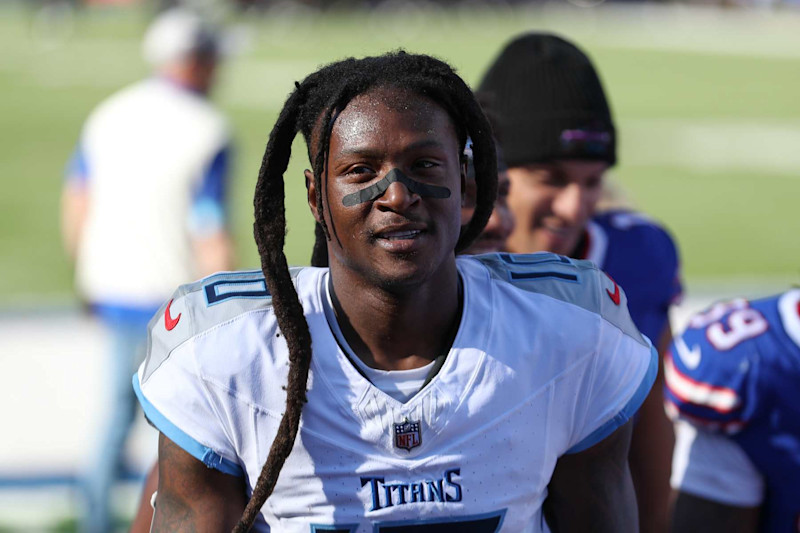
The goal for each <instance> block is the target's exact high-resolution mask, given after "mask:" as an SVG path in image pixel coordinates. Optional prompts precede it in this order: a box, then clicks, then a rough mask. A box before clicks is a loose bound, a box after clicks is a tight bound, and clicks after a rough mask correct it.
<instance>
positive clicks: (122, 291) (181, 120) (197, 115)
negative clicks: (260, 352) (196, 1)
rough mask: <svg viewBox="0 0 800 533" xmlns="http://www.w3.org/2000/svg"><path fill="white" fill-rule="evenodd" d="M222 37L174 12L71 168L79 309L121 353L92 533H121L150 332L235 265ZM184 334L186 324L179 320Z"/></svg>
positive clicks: (113, 372) (107, 406)
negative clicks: (120, 495)
mask: <svg viewBox="0 0 800 533" xmlns="http://www.w3.org/2000/svg"><path fill="white" fill-rule="evenodd" d="M219 45H220V35H219V33H218V32H217V31H215V29H213V28H212V27H211V26H209V25H208V24H207V23H206V22H205V21H204V20H203V19H202V18H201V17H199V16H198V15H197V14H195V13H194V12H191V11H188V10H185V9H180V8H175V9H173V10H169V11H167V12H165V13H163V14H161V15H160V16H159V17H158V18H157V19H156V20H155V21H154V22H153V24H152V25H151V26H150V28H149V29H148V31H147V34H146V36H145V39H144V43H143V55H144V58H145V60H146V61H147V62H148V63H149V64H150V65H152V67H153V71H154V75H153V76H152V77H150V78H149V79H146V80H143V81H140V82H138V83H136V84H134V85H132V86H130V87H127V88H125V89H123V90H121V91H119V92H117V93H116V94H114V95H112V96H111V97H109V98H108V99H107V100H106V101H105V102H103V103H101V104H100V105H99V106H98V107H97V108H96V109H95V110H94V111H93V112H92V114H91V115H90V117H89V118H88V120H87V121H86V123H85V125H84V127H83V131H82V132H81V136H80V140H79V142H78V146H77V149H76V150H75V154H74V156H73V158H72V161H71V163H70V165H69V166H68V169H67V174H66V179H65V182H64V187H63V196H62V208H63V212H62V232H63V237H64V242H65V246H66V248H67V251H68V253H69V254H70V255H71V256H72V257H73V258H74V259H75V262H76V266H75V271H76V284H77V288H78V292H79V294H80V298H81V299H82V300H83V301H84V302H85V303H86V304H87V307H88V308H89V309H90V310H91V312H92V314H93V315H94V316H95V317H96V318H97V319H98V321H99V322H100V323H101V324H102V325H103V326H104V327H106V329H107V331H108V333H109V340H110V344H111V348H112V349H111V350H109V354H108V355H109V362H108V365H107V369H106V370H105V374H104V375H103V388H104V390H103V391H102V392H101V391H97V392H98V393H97V403H98V405H102V406H103V408H104V409H103V410H104V413H105V420H104V422H103V424H102V427H101V431H102V435H101V436H100V438H98V439H97V442H92V443H91V444H92V446H90V447H87V450H86V452H87V457H89V460H88V464H89V472H88V473H87V475H86V479H85V483H84V484H85V491H86V496H87V510H86V515H85V520H84V524H83V526H84V527H83V530H84V531H89V532H98V533H100V532H102V533H105V532H108V531H112V530H113V523H112V517H111V516H110V508H111V505H110V502H111V499H112V498H111V496H112V494H113V488H114V485H115V481H116V479H117V477H118V476H119V474H120V471H121V459H122V452H123V449H124V444H125V441H126V438H127V435H128V432H129V429H130V426H131V424H132V422H133V419H134V414H135V405H136V404H135V402H136V400H135V397H134V393H133V389H132V387H131V375H132V374H133V372H134V371H135V369H136V367H137V366H138V364H139V362H140V360H141V359H142V358H143V357H144V349H145V342H146V340H147V322H148V321H149V320H150V318H151V317H152V316H153V315H154V314H155V312H156V311H157V310H158V308H159V307H160V306H161V305H162V303H163V302H164V301H165V300H166V299H168V298H169V295H170V294H171V293H172V291H173V289H174V287H175V286H176V285H178V284H180V283H185V282H188V281H190V280H194V279H197V278H198V277H202V276H204V275H207V274H210V273H212V272H216V271H219V270H228V269H230V267H231V266H232V262H233V261H232V246H231V242H230V238H229V234H228V231H227V228H226V213H225V192H226V190H227V181H228V174H229V172H228V168H229V165H228V162H229V157H230V156H229V154H230V144H231V138H230V132H229V129H228V125H227V120H226V119H225V118H224V117H223V116H222V114H221V113H220V112H219V111H218V110H217V109H216V108H215V107H214V106H213V105H212V104H211V103H210V102H209V100H208V98H207V93H208V92H209V90H210V89H211V86H212V83H213V81H214V73H215V68H216V65H217V61H218V57H219V56H218V52H219ZM171 318H172V320H173V322H171V323H168V324H167V328H170V326H173V327H174V325H175V324H177V323H178V321H179V320H180V318H181V317H180V315H179V314H177V313H176V314H175V315H174V316H172V317H171Z"/></svg>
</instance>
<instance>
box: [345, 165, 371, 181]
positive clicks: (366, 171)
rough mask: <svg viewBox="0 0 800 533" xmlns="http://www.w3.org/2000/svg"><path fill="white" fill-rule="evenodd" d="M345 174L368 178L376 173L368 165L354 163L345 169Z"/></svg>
mask: <svg viewBox="0 0 800 533" xmlns="http://www.w3.org/2000/svg"><path fill="white" fill-rule="evenodd" d="M344 174H345V176H355V177H357V178H366V177H368V176H371V175H373V174H375V171H374V170H372V168H370V167H368V166H366V165H353V166H352V167H350V168H348V169H347V170H346V171H345V173H344Z"/></svg>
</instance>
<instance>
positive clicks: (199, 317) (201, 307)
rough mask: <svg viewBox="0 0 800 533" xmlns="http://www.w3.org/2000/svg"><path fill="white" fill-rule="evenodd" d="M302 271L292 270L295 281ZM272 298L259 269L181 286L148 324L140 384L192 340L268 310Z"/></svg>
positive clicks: (221, 274) (227, 273) (224, 274)
mask: <svg viewBox="0 0 800 533" xmlns="http://www.w3.org/2000/svg"><path fill="white" fill-rule="evenodd" d="M300 270H301V269H299V268H298V269H291V274H292V278H293V279H295V278H296V277H297V274H298V273H299V272H300ZM271 306H272V297H271V296H270V294H269V291H268V290H267V285H266V281H265V279H264V275H263V274H262V273H261V271H260V270H251V271H244V272H220V273H218V274H214V275H212V276H209V277H207V278H203V279H202V280H200V281H197V282H195V283H190V284H187V285H182V286H180V287H179V288H178V289H177V290H176V291H175V293H174V294H173V296H172V298H171V299H170V300H169V302H167V303H166V304H164V305H163V306H162V307H161V309H160V310H159V311H158V313H156V315H155V316H154V317H153V319H152V320H151V321H150V324H149V325H148V336H147V345H148V346H147V360H146V361H145V365H144V373H143V381H145V380H147V378H148V377H149V376H150V375H151V374H152V372H153V371H154V370H155V369H157V368H158V367H159V366H160V365H161V363H163V362H164V361H165V360H166V359H167V357H169V354H170V353H172V351H173V350H175V349H176V348H177V347H178V346H180V345H181V344H183V343H184V342H186V341H187V340H189V339H191V338H192V337H194V336H196V335H198V334H200V333H202V332H204V331H207V330H209V329H211V328H213V327H215V326H217V325H219V324H222V323H225V322H227V321H229V320H232V319H234V318H236V317H237V316H240V315H242V314H244V313H247V312H249V311H254V310H257V309H265V308H270V307H271Z"/></svg>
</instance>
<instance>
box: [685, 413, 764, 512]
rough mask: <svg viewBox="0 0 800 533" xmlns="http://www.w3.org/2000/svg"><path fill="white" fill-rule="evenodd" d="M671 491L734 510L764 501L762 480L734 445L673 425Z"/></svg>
mask: <svg viewBox="0 0 800 533" xmlns="http://www.w3.org/2000/svg"><path fill="white" fill-rule="evenodd" d="M670 484H671V485H672V488H673V489H675V490H678V491H681V492H685V493H688V494H692V495H693V496H698V497H700V498H704V499H707V500H711V501H714V502H718V503H722V504H725V505H732V506H736V507H755V506H758V505H761V503H762V502H763V501H764V478H763V476H762V475H761V474H760V473H759V471H758V469H757V468H756V467H755V465H753V463H752V461H750V458H749V457H748V456H747V454H746V453H745V452H744V450H742V449H741V448H740V447H739V445H738V444H736V443H735V442H734V441H732V440H731V439H730V438H728V437H727V436H725V435H720V434H718V433H713V432H710V431H708V430H705V429H702V428H697V427H695V426H693V425H691V424H689V423H687V422H684V421H679V422H678V423H676V424H675V452H674V455H673V460H672V477H671V480H670Z"/></svg>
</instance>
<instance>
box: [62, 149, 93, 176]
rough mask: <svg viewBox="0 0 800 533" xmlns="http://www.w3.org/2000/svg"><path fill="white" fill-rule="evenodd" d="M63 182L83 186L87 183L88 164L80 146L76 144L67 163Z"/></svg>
mask: <svg viewBox="0 0 800 533" xmlns="http://www.w3.org/2000/svg"><path fill="white" fill-rule="evenodd" d="M64 181H65V182H66V183H68V184H69V185H76V186H85V185H86V183H87V182H88V181H89V163H88V161H87V158H86V152H85V150H84V148H83V145H82V144H80V143H79V144H78V145H77V146H76V147H75V150H74V151H73V152H72V155H71V156H70V158H69V161H67V166H66V168H65V169H64Z"/></svg>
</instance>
